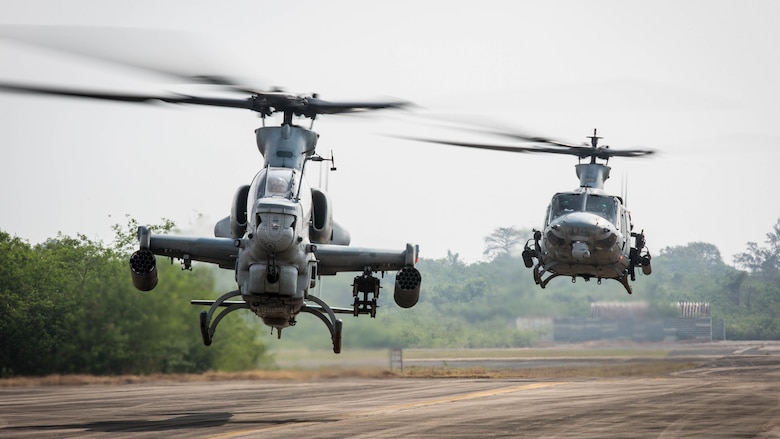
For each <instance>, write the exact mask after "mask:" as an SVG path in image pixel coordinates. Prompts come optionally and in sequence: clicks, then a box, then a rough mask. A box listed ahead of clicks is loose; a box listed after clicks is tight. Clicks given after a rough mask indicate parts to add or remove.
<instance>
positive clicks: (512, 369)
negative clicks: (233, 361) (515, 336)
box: [0, 342, 780, 439]
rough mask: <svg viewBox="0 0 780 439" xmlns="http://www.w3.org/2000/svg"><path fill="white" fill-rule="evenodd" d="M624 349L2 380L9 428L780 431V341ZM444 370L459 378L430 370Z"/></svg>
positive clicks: (55, 431) (1, 405)
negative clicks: (393, 364)
mask: <svg viewBox="0 0 780 439" xmlns="http://www.w3.org/2000/svg"><path fill="white" fill-rule="evenodd" d="M654 352H655V351H654ZM548 353H550V354H552V353H553V351H549V352H548ZM615 353H616V355H615V356H614V357H610V356H608V355H605V352H602V351H599V352H598V354H599V355H596V356H595V357H594V356H588V355H582V354H578V353H573V354H570V355H568V356H567V355H560V354H559V353H555V354H552V355H551V356H549V357H544V356H540V355H538V354H536V355H534V356H533V358H527V357H525V358H523V357H520V356H519V355H510V356H509V357H504V356H501V357H498V358H497V357H496V356H492V357H479V356H473V357H472V356H469V358H457V359H453V358H451V357H450V358H447V359H442V358H427V359H421V360H420V364H411V363H405V367H404V372H403V373H401V372H394V373H390V372H388V371H387V370H384V371H379V370H377V369H371V368H367V369H366V368H365V367H363V369H362V370H364V371H365V370H371V372H360V371H358V370H357V369H355V370H354V373H351V372H350V371H349V369H348V368H347V369H344V368H342V369H340V370H339V371H336V372H333V371H331V372H327V371H325V372H323V370H319V371H318V370H305V371H297V372H296V373H297V374H298V375H296V374H292V375H289V376H278V377H275V378H274V377H263V376H260V375H257V376H251V375H244V376H238V375H234V376H230V377H220V376H211V377H209V378H203V377H201V378H200V379H195V377H191V379H180V378H178V379H173V378H171V377H143V378H138V379H137V381H134V380H132V379H127V378H126V379H125V382H124V383H121V382H118V381H115V382H109V383H98V384H94V383H93V384H63V383H62V382H61V381H60V383H59V384H58V385H43V384H41V383H32V382H30V383H27V384H25V385H15V386H6V387H2V388H0V436H1V437H4V438H28V437H29V438H41V437H43V438H45V437H52V438H54V437H56V438H68V437H112V438H116V437H144V438H145V437H149V438H152V437H155V438H156V437H163V436H164V437H187V438H192V437H197V438H208V437H211V438H224V437H231V438H233V437H260V436H262V437H268V436H271V435H273V436H274V437H280V436H282V435H286V436H296V437H298V436H300V437H305V438H307V439H309V438H326V437H327V438H331V437H335V436H338V437H365V438H383V437H388V438H389V437H434V438H451V437H464V438H465V437H468V438H475V437H577V438H580V437H594V438H595V437H599V438H625V437H669V438H680V437H696V438H699V437H724V438H726V437H728V438H734V437H762V438H769V437H780V398H778V395H780V343H777V342H774V343H758V342H753V343H747V342H745V343H713V344H706V345H692V346H686V345H680V346H674V347H673V348H672V349H668V350H667V352H666V354H665V355H663V356H661V358H659V356H658V355H656V354H653V355H647V356H642V355H640V354H636V353H634V354H630V355H628V354H627V353H626V351H615ZM583 358H585V360H583ZM409 361H411V360H409ZM440 361H444V362H446V363H447V364H446V365H442V364H439V363H437V362H440ZM435 371H439V372H438V374H439V375H438V376H439V377H444V376H446V377H449V378H446V379H445V378H429V377H428V378H422V376H437V375H436V373H437V372H435ZM501 371H504V372H503V373H504V375H501V373H502V372H501ZM507 371H508V372H507ZM278 373H280V374H281V373H283V372H281V371H280V372H278ZM306 374H309V375H306ZM317 374H319V375H317ZM372 374H379V375H372ZM415 374H417V375H415ZM17 384H18V383H17Z"/></svg>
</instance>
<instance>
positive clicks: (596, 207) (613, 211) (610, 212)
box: [585, 195, 617, 224]
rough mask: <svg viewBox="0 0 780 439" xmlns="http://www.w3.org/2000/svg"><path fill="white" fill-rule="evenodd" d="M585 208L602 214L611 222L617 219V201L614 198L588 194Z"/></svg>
mask: <svg viewBox="0 0 780 439" xmlns="http://www.w3.org/2000/svg"><path fill="white" fill-rule="evenodd" d="M585 210H587V211H588V212H591V213H595V214H596V215H599V216H602V217H604V218H606V219H608V220H609V221H610V222H611V223H613V224H615V221H616V220H617V203H616V202H615V199H614V198H610V197H602V196H598V195H589V196H588V201H587V203H586V206H585Z"/></svg>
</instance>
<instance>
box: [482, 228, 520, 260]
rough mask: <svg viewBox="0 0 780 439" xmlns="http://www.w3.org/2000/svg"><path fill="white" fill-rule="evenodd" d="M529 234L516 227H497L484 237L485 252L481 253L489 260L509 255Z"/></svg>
mask: <svg viewBox="0 0 780 439" xmlns="http://www.w3.org/2000/svg"><path fill="white" fill-rule="evenodd" d="M528 236H531V233H530V232H528V231H527V230H524V229H518V228H516V227H499V228H497V229H496V230H494V231H493V233H491V234H490V235H488V236H486V237H485V250H484V251H483V252H482V254H483V255H484V256H486V257H487V258H488V259H489V260H490V259H495V258H496V257H498V256H502V255H511V254H512V253H513V252H514V251H515V250H516V249H517V248H519V247H521V246H522V245H523V242H524V241H526V240H527V239H528Z"/></svg>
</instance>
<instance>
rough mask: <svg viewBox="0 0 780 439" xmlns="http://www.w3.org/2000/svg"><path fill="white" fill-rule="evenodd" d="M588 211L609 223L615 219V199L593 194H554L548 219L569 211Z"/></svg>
mask: <svg viewBox="0 0 780 439" xmlns="http://www.w3.org/2000/svg"><path fill="white" fill-rule="evenodd" d="M583 211H584V212H590V213H595V214H596V215H599V216H601V217H604V218H606V219H607V220H609V221H610V222H611V223H613V224H614V223H615V221H616V219H617V201H616V200H615V198H614V197H609V196H603V195H593V194H556V195H555V196H554V197H553V199H552V203H551V208H550V219H551V220H552V219H555V218H557V217H559V216H561V215H566V214H567V213H571V212H583Z"/></svg>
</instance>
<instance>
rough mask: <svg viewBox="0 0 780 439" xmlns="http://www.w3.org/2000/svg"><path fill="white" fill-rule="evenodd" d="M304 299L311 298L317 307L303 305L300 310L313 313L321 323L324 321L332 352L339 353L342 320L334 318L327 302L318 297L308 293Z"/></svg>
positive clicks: (334, 315)
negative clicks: (328, 332)
mask: <svg viewBox="0 0 780 439" xmlns="http://www.w3.org/2000/svg"><path fill="white" fill-rule="evenodd" d="M306 300H311V301H312V302H314V303H316V304H317V305H319V307H317V308H315V307H308V306H306V305H303V306H302V307H301V312H307V313H309V314H313V315H315V316H317V317H318V318H319V319H320V320H322V323H325V326H327V327H328V330H329V331H330V339H331V341H332V342H333V353H334V354H338V353H340V352H341V327H342V321H341V320H339V319H337V318H336V314H335V313H334V312H333V310H332V309H331V308H330V306H328V304H327V303H325V302H324V301H323V300H322V299H320V298H319V297H315V296H311V295H309V296H306ZM326 314H327V316H326Z"/></svg>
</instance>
